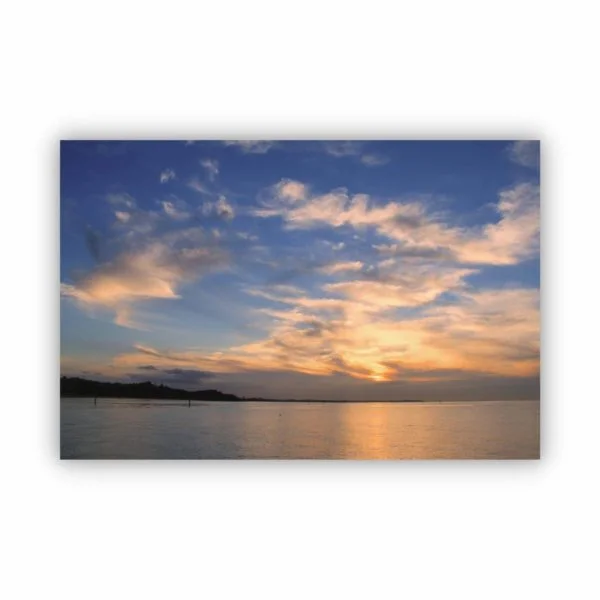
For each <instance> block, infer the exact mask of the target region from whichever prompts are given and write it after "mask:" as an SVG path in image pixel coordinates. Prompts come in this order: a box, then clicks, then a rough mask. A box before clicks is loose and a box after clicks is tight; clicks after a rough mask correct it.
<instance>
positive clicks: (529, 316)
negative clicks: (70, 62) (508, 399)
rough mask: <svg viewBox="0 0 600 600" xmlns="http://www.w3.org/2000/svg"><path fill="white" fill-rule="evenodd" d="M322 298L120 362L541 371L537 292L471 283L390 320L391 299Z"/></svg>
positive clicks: (456, 376)
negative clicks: (214, 338) (243, 333)
mask: <svg viewBox="0 0 600 600" xmlns="http://www.w3.org/2000/svg"><path fill="white" fill-rule="evenodd" d="M354 292H356V290H354ZM309 300H312V301H313V302H309ZM325 300H326V299H324V298H307V297H303V296H294V297H292V296H286V297H284V301H285V303H289V304H290V305H291V307H290V308H289V309H288V310H280V309H260V310H261V313H262V314H265V315H269V316H271V317H272V318H273V319H274V320H273V323H272V325H271V327H270V330H269V332H268V334H267V336H266V337H264V338H263V339H259V340H256V341H253V342H251V343H248V344H244V345H241V346H237V347H232V348H229V349H228V350H225V351H223V352H203V351H200V350H186V351H160V350H155V349H148V348H144V349H143V350H142V349H140V348H139V347H138V349H137V350H138V352H133V353H125V354H122V355H119V356H117V357H115V359H114V361H113V362H114V364H115V365H116V366H117V367H119V368H123V369H126V368H131V367H132V366H134V365H146V364H148V359H149V358H151V359H152V364H153V365H155V366H157V367H160V368H168V367H170V366H173V367H175V368H184V366H185V365H187V368H195V369H199V370H207V371H209V372H214V373H243V372H252V371H255V372H273V371H278V372H296V373H303V374H309V375H316V376H331V375H334V374H343V375H345V376H348V377H353V378H355V379H365V380H370V381H375V382H383V381H388V382H393V381H397V382H404V383H408V382H414V383H422V382H427V381H437V382H439V381H457V380H465V381H467V380H472V379H473V376H474V374H480V375H482V376H483V375H485V376H502V377H513V378H531V377H538V376H539V295H538V292H537V290H529V289H506V290H486V291H482V292H472V291H467V290H465V291H461V292H460V293H459V294H458V296H457V299H456V301H455V302H453V303H450V304H445V305H438V306H431V307H429V308H427V309H426V310H424V311H423V312H422V313H421V314H419V315H418V316H416V317H413V318H405V319H398V318H393V315H390V314H389V307H388V306H386V304H387V303H381V302H380V301H378V300H376V299H375V298H371V297H369V296H368V295H367V296H362V297H361V298H360V301H354V300H345V301H344V300H341V299H340V300H337V301H336V300H334V299H329V300H332V302H330V303H327V302H325ZM363 301H365V302H366V303H367V305H368V304H369V303H370V302H374V304H372V305H370V309H371V310H370V311H366V310H364V307H363V305H362V303H363ZM395 302H396V301H395V299H394V300H393V302H392V303H394V304H395ZM356 304H359V307H358V309H357V307H356Z"/></svg>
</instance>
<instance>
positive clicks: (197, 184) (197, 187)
mask: <svg viewBox="0 0 600 600" xmlns="http://www.w3.org/2000/svg"><path fill="white" fill-rule="evenodd" d="M188 187H189V188H191V189H193V190H194V191H196V192H198V193H200V194H206V195H209V196H210V195H212V192H211V191H210V190H209V189H208V188H207V187H206V185H204V184H203V183H202V182H201V181H200V180H199V179H198V178H197V177H192V179H190V181H189V182H188Z"/></svg>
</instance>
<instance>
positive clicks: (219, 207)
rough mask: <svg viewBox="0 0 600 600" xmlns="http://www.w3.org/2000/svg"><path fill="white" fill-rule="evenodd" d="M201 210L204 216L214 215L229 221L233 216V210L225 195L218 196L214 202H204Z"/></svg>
mask: <svg viewBox="0 0 600 600" xmlns="http://www.w3.org/2000/svg"><path fill="white" fill-rule="evenodd" d="M201 211H202V214H203V215H204V216H205V217H208V216H211V215H216V216H217V217H219V218H220V219H224V220H225V221H231V220H232V219H233V218H234V217H235V210H234V208H233V206H231V204H230V203H229V202H228V201H227V198H225V196H219V199H218V200H217V201H216V202H205V203H204V204H203V205H202V207H201Z"/></svg>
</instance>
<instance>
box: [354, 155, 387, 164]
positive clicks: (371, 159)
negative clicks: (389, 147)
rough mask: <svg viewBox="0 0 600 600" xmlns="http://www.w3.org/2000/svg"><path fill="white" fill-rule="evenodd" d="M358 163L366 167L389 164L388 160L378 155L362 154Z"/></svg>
mask: <svg viewBox="0 0 600 600" xmlns="http://www.w3.org/2000/svg"><path fill="white" fill-rule="evenodd" d="M360 162H361V163H362V164H363V165H366V166H367V167H380V166H382V165H387V163H389V162H390V159H389V158H387V157H385V156H381V155H380V154H363V155H362V156H361V157H360Z"/></svg>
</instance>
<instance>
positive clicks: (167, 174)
mask: <svg viewBox="0 0 600 600" xmlns="http://www.w3.org/2000/svg"><path fill="white" fill-rule="evenodd" d="M171 179H175V171H173V169H165V170H164V171H162V173H161V174H160V182H161V183H168V182H169V181H171Z"/></svg>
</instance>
